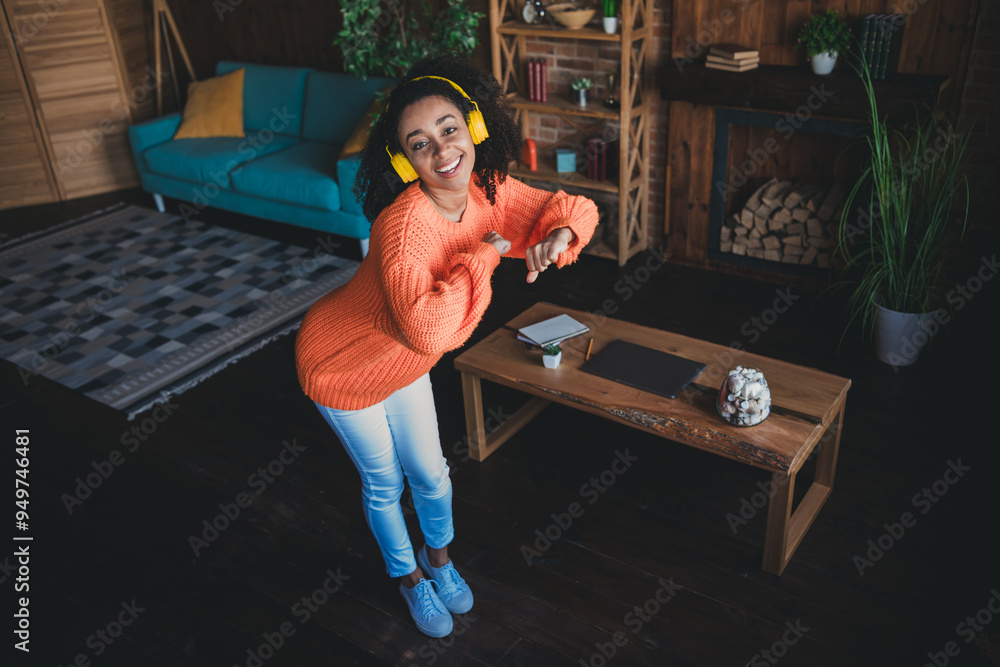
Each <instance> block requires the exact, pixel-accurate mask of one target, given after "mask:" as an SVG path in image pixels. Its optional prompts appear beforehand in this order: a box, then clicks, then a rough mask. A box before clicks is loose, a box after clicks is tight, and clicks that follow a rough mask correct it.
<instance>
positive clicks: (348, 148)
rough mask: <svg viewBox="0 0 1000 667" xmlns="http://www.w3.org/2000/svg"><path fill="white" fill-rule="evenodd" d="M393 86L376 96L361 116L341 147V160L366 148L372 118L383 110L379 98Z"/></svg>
mask: <svg viewBox="0 0 1000 667" xmlns="http://www.w3.org/2000/svg"><path fill="white" fill-rule="evenodd" d="M390 90H392V86H388V87H387V88H386V89H385V90H383V91H382V92H381V93H379V94H378V95H376V96H375V100H374V101H373V102H372V103H371V106H369V107H368V109H367V110H366V111H365V113H364V115H363V116H361V120H360V121H358V126H357V127H355V128H354V131H353V132H351V136H349V137H348V138H347V142H346V143H344V147H343V148H341V149H340V157H339V158H338V159H339V160H343V159H344V158H345V157H348V156H350V155H354V154H355V153H360V152H361V151H363V150H364V149H365V144H367V143H368V135H369V134H371V131H372V120H373V117H374V116H375V115H377V114H378V113H380V112H381V111H382V105H381V104H379V99H380V98H382V97H383V96H384V95H386V94H387V93H388V92H389V91H390Z"/></svg>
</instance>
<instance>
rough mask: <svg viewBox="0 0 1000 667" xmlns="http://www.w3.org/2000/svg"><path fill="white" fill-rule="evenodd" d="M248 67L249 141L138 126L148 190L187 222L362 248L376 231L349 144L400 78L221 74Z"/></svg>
mask: <svg viewBox="0 0 1000 667" xmlns="http://www.w3.org/2000/svg"><path fill="white" fill-rule="evenodd" d="M240 68H245V72H244V83H243V125H244V131H245V134H246V136H245V137H243V138H230V137H225V138H211V139H176V140H175V139H173V135H174V133H175V132H176V131H177V128H178V127H179V126H180V122H181V114H180V113H179V112H177V113H172V114H169V115H166V116H161V117H160V118H155V119H153V120H150V121H146V122H144V123H139V124H136V125H133V126H131V127H130V128H129V140H130V141H131V145H132V153H133V155H134V157H135V164H136V167H137V169H138V171H139V176H140V178H141V179H142V187H143V189H144V190H146V191H147V192H150V193H152V194H153V195H154V198H155V200H156V204H157V207H158V208H159V209H160V210H161V211H162V210H163V196H164V195H166V196H168V197H171V198H173V199H177V200H180V201H181V204H180V211H181V214H182V215H183V216H184V218H185V219H188V218H190V217H191V216H194V215H196V214H197V213H198V212H200V211H201V210H202V209H204V208H206V207H209V206H211V207H216V208H221V209H225V210H228V211H234V212H237V213H244V214H246V215H252V216H256V217H258V218H265V219H267V220H275V221H278V222H284V223H289V224H293V225H299V226H303V227H310V228H313V229H318V230H321V231H324V232H329V233H333V234H339V235H342V236H347V237H350V238H355V239H359V240H360V241H361V249H362V253H366V252H367V241H368V235H369V228H370V224H369V222H368V220H367V219H366V218H365V216H364V213H363V212H362V210H361V204H360V202H359V201H358V199H357V197H356V196H355V195H354V192H353V191H352V186H353V184H354V177H355V174H356V173H357V169H358V163H359V156H358V155H354V156H351V157H347V158H345V159H343V160H338V156H339V154H340V150H341V147H342V146H343V144H344V142H346V141H347V138H348V137H349V136H350V135H351V133H352V132H353V131H354V128H355V127H356V126H357V125H358V123H359V122H360V121H361V120H362V116H363V115H364V113H365V111H366V110H367V109H368V107H369V106H370V105H371V103H372V101H373V100H374V99H375V95H376V93H378V92H379V91H380V90H382V89H384V88H386V87H387V86H389V85H391V84H392V83H393V81H392V80H391V79H386V78H381V77H370V78H368V79H361V78H358V77H356V76H352V75H350V74H341V73H336V72H320V71H316V70H313V69H309V68H300V67H276V66H269V65H253V64H249V63H239V62H229V61H222V62H220V63H218V65H217V66H216V75H223V74H228V73H229V72H232V71H234V70H237V69H240Z"/></svg>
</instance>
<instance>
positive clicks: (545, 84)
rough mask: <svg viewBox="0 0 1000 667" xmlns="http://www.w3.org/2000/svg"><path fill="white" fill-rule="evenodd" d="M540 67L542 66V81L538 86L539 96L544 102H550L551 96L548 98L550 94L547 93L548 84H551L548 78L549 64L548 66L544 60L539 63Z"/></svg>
mask: <svg viewBox="0 0 1000 667" xmlns="http://www.w3.org/2000/svg"><path fill="white" fill-rule="evenodd" d="M539 65H541V68H542V77H541V79H542V80H541V81H540V82H539V85H538V94H539V96H540V97H541V98H542V102H548V101H549V96H548V93H547V92H546V89H547V87H548V83H549V82H548V78H549V66H548V64H546V62H545V61H544V60H541V61H539Z"/></svg>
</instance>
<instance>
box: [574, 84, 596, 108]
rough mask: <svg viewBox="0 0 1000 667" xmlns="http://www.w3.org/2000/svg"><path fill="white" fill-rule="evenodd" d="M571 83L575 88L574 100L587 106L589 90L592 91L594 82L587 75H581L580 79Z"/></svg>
mask: <svg viewBox="0 0 1000 667" xmlns="http://www.w3.org/2000/svg"><path fill="white" fill-rule="evenodd" d="M569 85H570V88H572V89H573V93H574V95H573V101H575V102H576V103H577V104H578V105H580V106H581V107H585V106H587V98H588V91H590V88H591V87H592V86H593V85H594V82H593V81H591V80H590V79H588V78H586V77H580V78H579V79H574V80H573V82H572V83H570V84H569Z"/></svg>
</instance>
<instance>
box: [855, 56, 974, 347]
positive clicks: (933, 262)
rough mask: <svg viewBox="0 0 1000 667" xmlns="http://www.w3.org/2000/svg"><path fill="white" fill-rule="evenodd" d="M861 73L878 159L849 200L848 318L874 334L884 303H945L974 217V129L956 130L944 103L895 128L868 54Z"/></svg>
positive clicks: (921, 307) (915, 306) (906, 307)
mask: <svg viewBox="0 0 1000 667" xmlns="http://www.w3.org/2000/svg"><path fill="white" fill-rule="evenodd" d="M859 74H860V76H861V79H862V81H863V83H864V87H865V92H866V95H867V102H868V106H869V113H870V116H871V118H870V121H871V133H870V135H869V136H868V138H867V141H868V147H869V150H870V161H869V163H868V165H867V166H866V167H865V169H864V170H863V172H862V173H861V176H860V177H859V178H858V180H857V182H856V183H855V184H854V186H853V188H852V189H851V191H850V193H849V195H848V197H847V199H846V200H845V203H844V209H843V215H842V217H841V220H840V240H839V245H838V248H837V249H838V252H839V254H840V255H841V256H842V257H843V258H844V259H845V272H846V274H847V275H848V276H854V279H853V284H854V290H853V293H852V294H851V297H850V299H849V301H848V316H849V319H848V326H849V325H850V324H851V323H853V322H854V321H856V320H860V321H861V324H862V327H863V329H864V331H865V333H866V334H869V335H870V334H871V333H872V331H873V329H874V326H875V311H876V309H875V306H876V305H880V306H882V307H884V308H888V309H890V310H895V311H898V312H903V313H929V312H932V311H934V310H936V309H937V308H938V307H940V306H941V305H942V295H943V285H942V278H943V275H942V274H943V271H944V267H945V264H946V262H947V260H948V257H949V253H950V252H951V250H952V248H953V244H954V242H955V241H957V240H958V239H959V238H961V236H962V235H963V234H964V232H965V226H966V223H967V221H968V212H969V182H968V177H967V176H966V175H965V174H964V172H963V165H964V162H965V157H966V149H967V147H968V136H964V137H963V136H960V135H958V134H956V133H955V130H954V127H953V125H952V124H951V123H950V122H949V121H948V120H947V118H946V117H945V115H944V113H943V112H942V111H941V110H940V109H938V108H933V109H931V110H929V111H928V112H926V113H923V114H920V113H918V114H917V120H915V121H913V122H912V123H910V124H908V125H906V126H905V127H903V128H901V129H894V128H891V127H890V126H889V124H888V122H887V119H886V118H883V117H882V116H881V115H880V114H879V110H878V105H877V103H876V99H875V90H874V87H873V86H872V80H871V76H870V73H869V71H868V67H867V65H866V64H864V63H863V62H862V63H861V66H860V70H859ZM959 220H960V221H961V222H960V223H959Z"/></svg>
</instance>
